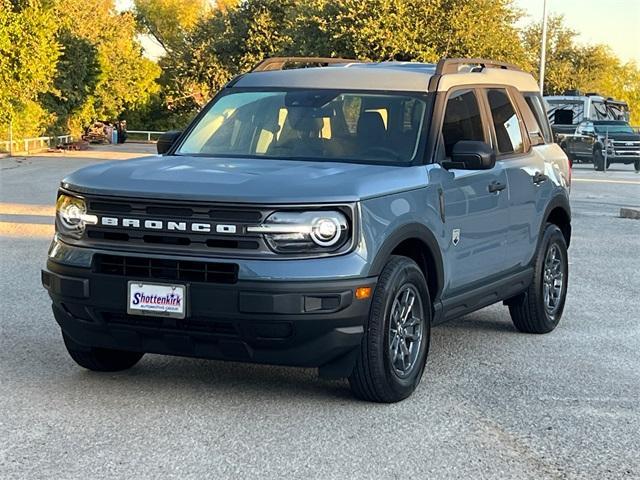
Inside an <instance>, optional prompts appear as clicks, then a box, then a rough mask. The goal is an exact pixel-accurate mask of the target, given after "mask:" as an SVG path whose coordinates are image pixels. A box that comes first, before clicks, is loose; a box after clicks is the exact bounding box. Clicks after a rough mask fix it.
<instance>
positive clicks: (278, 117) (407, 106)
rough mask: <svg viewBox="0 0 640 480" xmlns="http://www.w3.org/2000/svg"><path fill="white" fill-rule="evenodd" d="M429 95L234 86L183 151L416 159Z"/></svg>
mask: <svg viewBox="0 0 640 480" xmlns="http://www.w3.org/2000/svg"><path fill="white" fill-rule="evenodd" d="M425 97H426V95H421V94H416V95H415V96H414V95H410V94H407V95H405V94H401V95H395V94H393V95H392V94H378V93H369V92H367V93H353V92H340V91H335V90H290V91H247V90H235V91H234V90H231V92H230V93H228V94H226V95H223V96H221V97H218V98H217V100H215V101H214V103H213V104H212V105H211V106H210V107H209V109H208V110H207V111H206V113H205V114H204V115H203V116H202V117H201V118H200V120H199V121H198V123H197V124H196V125H195V127H194V128H193V129H192V130H191V132H189V134H188V135H187V137H186V139H185V140H184V141H183V143H182V145H180V147H179V148H178V150H177V151H176V154H178V155H202V156H232V157H236V156H237V157H259V158H262V157H264V158H281V159H311V160H326V161H350V160H351V161H365V162H370V163H409V162H411V161H412V160H413V159H414V157H415V156H416V153H417V151H418V146H419V143H420V138H421V132H422V130H423V128H422V126H423V121H424V118H425V108H426V103H425Z"/></svg>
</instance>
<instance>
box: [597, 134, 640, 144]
mask: <svg viewBox="0 0 640 480" xmlns="http://www.w3.org/2000/svg"><path fill="white" fill-rule="evenodd" d="M599 136H600V137H601V138H605V136H604V135H603V134H601V133H600V134H599ZM609 140H615V141H616V142H640V135H638V134H636V133H610V134H609Z"/></svg>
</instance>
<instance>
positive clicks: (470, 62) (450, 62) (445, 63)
mask: <svg viewBox="0 0 640 480" xmlns="http://www.w3.org/2000/svg"><path fill="white" fill-rule="evenodd" d="M463 66H469V67H471V68H470V70H469V71H470V72H477V71H482V70H483V69H485V68H498V69H502V70H514V71H517V72H522V69H521V68H520V67H518V66H517V65H514V64H512V63H506V62H496V61H495V60H487V59H485V58H443V59H441V60H440V61H439V62H438V65H437V66H436V75H446V74H448V73H458V72H459V71H460V67H463ZM478 67H479V70H478Z"/></svg>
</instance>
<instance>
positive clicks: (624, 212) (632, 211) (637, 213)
mask: <svg viewBox="0 0 640 480" xmlns="http://www.w3.org/2000/svg"><path fill="white" fill-rule="evenodd" d="M620 218H631V219H633V220H640V209H637V208H621V209H620Z"/></svg>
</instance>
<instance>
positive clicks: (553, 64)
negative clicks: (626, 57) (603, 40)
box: [522, 16, 640, 124]
mask: <svg viewBox="0 0 640 480" xmlns="http://www.w3.org/2000/svg"><path fill="white" fill-rule="evenodd" d="M576 37H577V33H576V32H575V31H573V30H571V29H570V28H568V27H567V26H566V24H565V23H564V18H563V17H561V16H553V17H550V18H549V20H548V34H547V62H546V74H545V93H547V94H551V95H560V94H562V93H564V92H565V91H566V90H581V91H582V92H585V93H587V92H594V93H599V94H601V95H603V96H605V97H614V98H616V99H619V100H624V101H626V102H627V103H628V104H629V107H630V110H631V115H632V117H631V122H632V123H634V124H638V123H640V83H639V82H638V80H639V79H640V70H638V66H637V65H636V64H635V63H632V62H630V63H627V64H623V63H622V62H621V61H620V59H618V58H617V57H616V56H615V55H614V54H613V52H612V51H611V50H610V49H609V48H608V47H607V46H605V45H586V46H585V45H580V44H579V43H578V42H577V41H576ZM540 38H541V25H540V24H532V25H530V26H528V27H527V28H525V29H524V30H523V32H522V42H523V45H524V48H525V51H526V52H527V55H528V58H527V61H528V63H529V64H530V65H532V71H534V72H536V73H535V74H536V76H537V68H535V67H534V66H533V65H537V64H536V62H537V61H538V58H539V54H540Z"/></svg>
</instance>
